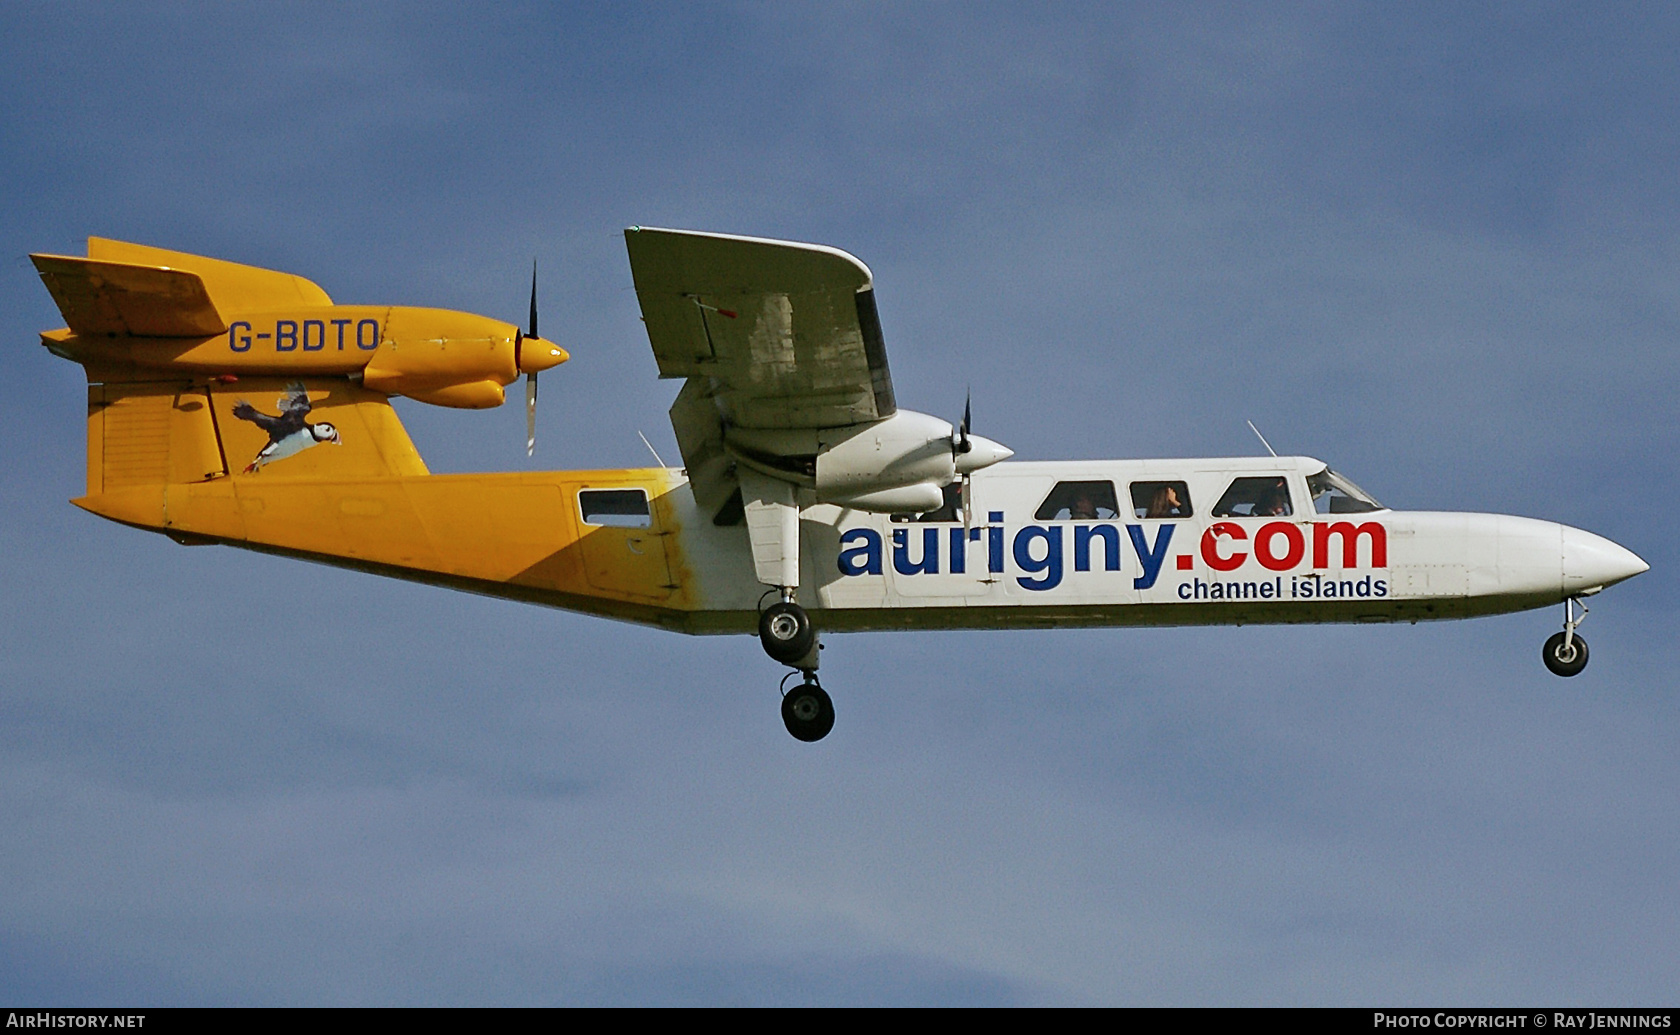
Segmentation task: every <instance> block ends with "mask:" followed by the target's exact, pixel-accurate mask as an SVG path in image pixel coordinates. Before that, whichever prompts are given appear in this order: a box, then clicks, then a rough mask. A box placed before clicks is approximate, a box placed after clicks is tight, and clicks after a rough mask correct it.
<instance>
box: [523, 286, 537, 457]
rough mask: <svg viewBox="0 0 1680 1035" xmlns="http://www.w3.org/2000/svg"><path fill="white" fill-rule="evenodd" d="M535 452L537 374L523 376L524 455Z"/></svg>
mask: <svg viewBox="0 0 1680 1035" xmlns="http://www.w3.org/2000/svg"><path fill="white" fill-rule="evenodd" d="M530 324H531V330H530V331H529V332H528V333H529V334H530V336H531V337H533V338H535V337H537V260H535V259H532V260H531V319H530ZM536 451H537V372H536V371H535V370H532V371H531V372H530V373H528V374H526V375H525V455H526V456H534V455H535V454H536Z"/></svg>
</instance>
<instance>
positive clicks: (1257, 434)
mask: <svg viewBox="0 0 1680 1035" xmlns="http://www.w3.org/2000/svg"><path fill="white" fill-rule="evenodd" d="M1248 430H1250V431H1252V432H1254V437H1255V438H1258V439H1259V440H1260V444H1261V445H1263V446H1265V447H1266V452H1268V453H1270V454H1272V455H1273V456H1277V450H1275V449H1273V448H1272V444H1271V443H1270V442H1267V441H1266V436H1264V435H1262V434H1260V429H1259V428H1257V427H1255V426H1254V422H1253V421H1249V422H1248ZM642 441H644V442H645V441H647V440H646V439H643V440H642ZM648 448H649V449H652V448H653V447H652V446H649V447H648Z"/></svg>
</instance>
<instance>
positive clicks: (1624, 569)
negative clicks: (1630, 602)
mask: <svg viewBox="0 0 1680 1035" xmlns="http://www.w3.org/2000/svg"><path fill="white" fill-rule="evenodd" d="M1650 567H1651V566H1650V565H1649V564H1646V563H1645V561H1644V560H1642V559H1641V558H1640V556H1639V555H1638V554H1636V553H1634V552H1633V551H1632V550H1629V549H1628V548H1627V547H1625V546H1619V545H1617V544H1616V543H1613V542H1611V541H1610V540H1608V539H1606V538H1604V537H1603V536H1600V535H1593V534H1592V533H1591V532H1583V531H1581V530H1580V529H1579V528H1569V527H1565V528H1564V530H1563V588H1564V591H1565V592H1569V593H1579V592H1581V591H1583V590H1599V589H1603V588H1604V587H1605V586H1609V585H1613V584H1615V583H1617V582H1620V581H1622V580H1623V579H1631V578H1633V577H1634V576H1635V575H1638V574H1639V573H1640V572H1642V571H1648V570H1650Z"/></svg>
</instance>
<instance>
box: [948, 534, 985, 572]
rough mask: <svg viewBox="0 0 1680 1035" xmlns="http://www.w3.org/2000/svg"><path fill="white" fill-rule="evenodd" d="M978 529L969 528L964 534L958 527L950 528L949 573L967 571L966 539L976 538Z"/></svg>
mask: <svg viewBox="0 0 1680 1035" xmlns="http://www.w3.org/2000/svg"><path fill="white" fill-rule="evenodd" d="M979 535H980V530H979V529H978V528H971V529H969V530H968V532H967V534H964V532H963V530H962V529H960V528H953V529H951V574H952V575H961V574H963V573H964V572H966V571H968V540H970V539H974V538H978V537H979Z"/></svg>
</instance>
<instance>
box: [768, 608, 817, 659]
mask: <svg viewBox="0 0 1680 1035" xmlns="http://www.w3.org/2000/svg"><path fill="white" fill-rule="evenodd" d="M758 642H759V643H762V644H763V645H764V653H766V654H768V655H770V656H771V657H772V658H774V659H775V660H777V661H779V662H781V663H782V664H784V665H795V664H798V663H799V662H800V661H801V660H802V659H803V658H804V657H805V656H806V655H807V654H809V653H811V648H812V647H814V646H816V643H817V633H816V630H814V629H812V628H811V618H810V616H809V615H807V614H806V613H805V609H804V608H803V607H800V606H799V605H798V604H789V603H787V602H785V601H780V602H777V603H774V604H771V605H770V606H769V607H767V608H765V609H764V611H763V613H761V614H760V615H759V616H758Z"/></svg>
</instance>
